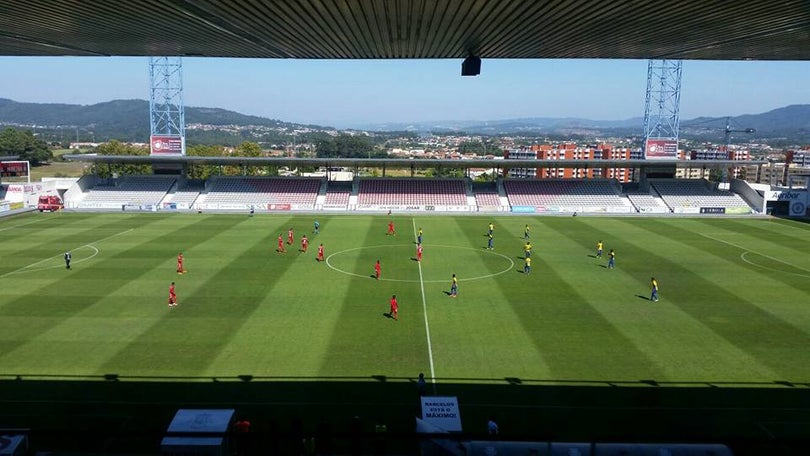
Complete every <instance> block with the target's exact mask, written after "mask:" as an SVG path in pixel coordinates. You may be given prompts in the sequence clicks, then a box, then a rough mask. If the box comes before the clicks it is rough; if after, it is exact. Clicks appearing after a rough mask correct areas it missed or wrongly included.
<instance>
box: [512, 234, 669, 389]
mask: <svg viewBox="0 0 810 456" xmlns="http://www.w3.org/2000/svg"><path fill="white" fill-rule="evenodd" d="M534 222H535V223H536V226H535V227H534V229H533V238H534V241H533V244H534V245H535V249H534V253H533V255H532V259H533V262H532V269H533V271H532V275H533V276H536V277H539V282H540V283H539V284H538V287H537V291H536V293H535V294H536V298H535V300H536V303H537V304H536V308H535V309H532V308H531V307H529V306H523V307H520V308H518V310H519V311H520V312H521V313H523V314H524V315H526V316H525V318H524V320H525V321H526V322H527V326H526V331H529V332H531V333H532V334H534V335H535V339H536V344H537V345H538V347H544V356H545V357H546V359H549V360H550V361H549V363H550V364H551V366H552V372H553V373H554V374H555V375H554V378H561V379H569V380H571V379H583V380H601V381H604V380H608V381H609V380H625V381H639V380H647V379H663V378H666V371H664V370H663V369H662V368H661V367H660V366H659V365H658V363H657V362H656V360H655V359H653V358H651V357H650V356H649V355H648V354H647V353H646V352H645V351H644V350H642V347H641V346H640V345H641V344H640V343H639V341H638V340H637V339H634V338H632V337H630V336H629V335H628V332H627V330H626V328H625V327H623V324H624V323H625V321H628V319H615V318H611V316H610V313H611V312H615V313H622V314H624V312H627V311H628V310H627V309H626V308H625V307H623V306H624V305H626V304H627V303H630V305H632V302H633V300H636V299H638V298H636V296H635V293H634V288H635V287H634V285H633V283H632V282H628V281H627V280H626V277H622V276H619V275H617V276H615V277H614V278H613V281H612V283H613V284H618V286H619V287H621V289H622V290H623V291H624V293H626V294H625V295H623V296H620V297H619V300H618V301H613V300H611V301H608V300H606V299H605V295H604V289H605V287H606V286H608V283H607V282H610V280H609V279H607V274H610V273H612V272H616V271H607V270H606V269H605V268H602V267H600V266H601V265H597V264H594V262H595V260H594V259H593V258H591V257H590V255H591V254H593V252H594V249H593V248H589V247H588V246H587V245H583V244H580V245H577V244H576V243H572V240H580V239H586V238H590V236H592V234H591V233H589V230H588V228H587V227H586V226H584V225H582V224H581V223H578V220H577V219H573V218H571V219H568V218H565V219H545V218H543V219H535V220H534ZM593 244H594V246H595V241H594V243H593ZM596 278H602V279H603V280H606V282H601V283H600V281H597V280H596ZM614 286H615V285H614ZM510 302H512V303H513V304H512V305H513V306H516V305H517V302H518V301H517V300H514V299H510ZM532 314H534V318H532ZM624 315H625V316H626V315H627V314H624ZM576 372H580V374H579V375H577V374H576Z"/></svg>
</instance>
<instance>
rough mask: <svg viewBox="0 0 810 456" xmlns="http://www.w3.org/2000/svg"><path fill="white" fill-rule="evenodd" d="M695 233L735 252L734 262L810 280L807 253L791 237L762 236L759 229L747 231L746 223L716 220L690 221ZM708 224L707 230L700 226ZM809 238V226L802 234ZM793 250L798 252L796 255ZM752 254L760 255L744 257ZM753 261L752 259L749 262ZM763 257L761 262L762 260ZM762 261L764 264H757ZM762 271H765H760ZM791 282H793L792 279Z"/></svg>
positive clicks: (809, 264)
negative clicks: (731, 223) (728, 225)
mask: <svg viewBox="0 0 810 456" xmlns="http://www.w3.org/2000/svg"><path fill="white" fill-rule="evenodd" d="M694 224H695V228H696V230H699V231H696V233H699V234H700V235H701V236H703V237H707V238H710V239H711V240H712V241H714V242H717V243H722V244H724V245H725V246H727V247H728V250H729V252H734V253H736V254H737V257H736V259H735V261H737V262H740V263H745V264H747V265H748V266H752V267H754V268H756V269H759V270H760V272H766V271H768V270H770V272H775V273H780V274H781V273H787V274H789V275H793V276H799V277H803V278H804V279H805V280H804V281H803V282H804V283H807V280H806V279H810V255H807V254H804V253H805V252H803V251H802V250H803V249H800V248H798V247H799V245H798V244H806V242H803V243H800V242H798V241H796V240H795V239H793V238H791V237H779V236H777V235H775V234H773V233H772V234H767V233H766V234H765V236H762V235H761V234H762V233H761V230H750V229H749V227H748V226H746V225H738V226H731V227H726V226H724V225H719V224H717V223H710V224H707V223H705V222H704V221H698V220H695V221H694ZM702 227H709V229H706V228H702ZM806 236H807V239H810V229H808V230H807V233H806ZM797 253H799V254H798V255H797ZM747 256H756V257H760V258H751V259H749V258H746V257H747ZM752 260H753V261H752ZM763 260H764V261H763ZM762 262H764V263H765V264H764V265H760V264H759V263H762ZM763 270H765V271H763ZM793 283H795V281H793Z"/></svg>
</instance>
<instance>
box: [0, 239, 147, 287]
mask: <svg viewBox="0 0 810 456" xmlns="http://www.w3.org/2000/svg"><path fill="white" fill-rule="evenodd" d="M134 229H135V228H130V229H128V230H126V231H122V232H120V233H115V234H113V235H112V236H107V237H105V238H102V239H99V240H96V241H93V242H88V243H87V244H84V245H80V246H78V247H76V248H73V249H71V251H72V250H79V249H83V248H86V247H87V248H91V249H93V250H95V253H94V254H93V255H92V256H91V257H90V258H93V257H95V256H96V255H98V249H97V248H96V247H95V246H94V245H93V244H98V243H99V242H104V241H106V240H108V239H112V238H114V237H116V236H120V235H122V234H126V233H129V232H130V231H132V230H134ZM61 256H62V254H61V253H60V254H57V255H54V256H50V257H48V258H45V259H42V260H39V261H37V262H35V263H31V264H29V265H27V266H23V267H21V268H19V269H15V270H13V271H10V272H7V273H5V274H3V275H0V279H2V278H4V277H6V276H10V275H12V274H18V273H21V272H28V269H29V268H33V267H34V266H36V265H38V264H41V263H44V262H46V261H50V260H53V259H54V258H59V257H61ZM90 258H85V259H84V260H85V261H86V260H89V259H90ZM81 261H82V260H81V259H80V260H78V261H76V262H75V263H80V262H81ZM43 269H51V268H42V269H34V271H40V270H43Z"/></svg>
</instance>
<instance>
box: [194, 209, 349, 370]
mask: <svg viewBox="0 0 810 456" xmlns="http://www.w3.org/2000/svg"><path fill="white" fill-rule="evenodd" d="M318 220H319V222H320V227H321V234H318V235H315V234H314V233H313V231H312V227H313V221H314V218H313V217H311V216H297V217H294V218H293V219H291V220H289V222H288V224H289V225H290V226H292V227H293V228H294V229H295V233H296V238H295V243H294V244H293V245H287V250H288V252H287V253H286V254H275V253H273V252H267V253H266V261H267V264H268V267H267V268H262V269H263V272H264V273H268V272H269V271H270V270H271V269H272V270H273V271H275V272H274V273H273V281H272V283H271V285H272V287H271V288H270V289H269V290H268V292H267V294H266V296H264V298H263V299H261V300H260V304H259V306H258V308H257V309H256V310H255V312H254V313H253V314H252V315H251V317H250V319H248V320H247V321H246V322H245V323H244V324H243V325H242V326H241V327H240V328H239V329H238V330H237V331H236V333H235V334H234V335H233V337H232V338H231V340H230V341H229V343H228V344H227V345H226V346H225V347H223V349H222V351H221V352H220V353H219V355H218V356H217V358H216V360H215V361H214V362H212V363H211V365H210V366H209V367H208V370H207V372H208V373H209V374H210V375H243V374H244V375H254V376H268V377H301V378H308V377H314V376H316V375H318V370H319V368H320V365H321V363H322V362H323V358H324V357H325V356H328V355H329V354H328V353H327V349H328V342H329V334H330V333H331V331H332V327H333V325H334V320H335V319H336V313H338V312H339V306H336V305H335V304H334V300H335V296H343V295H344V294H345V293H346V290H345V287H344V286H345V284H346V281H345V280H343V279H344V278H343V277H340V276H339V275H336V274H332V273H331V271H329V270H328V268H327V266H326V264H323V263H318V262H317V261H316V257H317V252H318V244H320V243H324V246H325V248H326V249H327V250H326V253H327V254H329V253H330V250H329V249H331V248H333V247H334V246H335V242H337V241H338V240H339V239H340V237H341V236H340V235H339V234H338V233H336V232H334V231H333V230H331V227H332V224H331V223H329V220H330V219H329V218H326V219H318ZM287 228H289V227H287ZM304 234H306V235H307V238H308V239H309V249H308V250H307V252H306V253H304V252H300V251H299V249H300V248H301V242H300V241H301V237H302V235H304ZM284 239H285V243H286V234H285V238H284ZM285 245H286V244H285ZM269 265H272V267H270V266H269ZM336 279H340V280H336Z"/></svg>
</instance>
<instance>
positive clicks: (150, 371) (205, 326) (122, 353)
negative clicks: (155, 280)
mask: <svg viewBox="0 0 810 456" xmlns="http://www.w3.org/2000/svg"><path fill="white" fill-rule="evenodd" d="M214 217H216V216H214ZM254 220H255V219H249V218H248V217H244V218H243V217H239V218H229V219H228V223H227V224H223V223H220V224H219V225H218V226H217V231H216V232H214V233H211V232H209V233H207V235H206V237H207V239H208V240H209V241H210V239H211V238H213V237H214V236H213V235H215V234H219V233H223V234H224V233H228V234H230V233H229V232H239V231H240V229H241V228H242V226H244V225H245V224H247V223H248V222H253V221H254ZM270 220H273V222H272V223H268V222H270ZM286 222H287V220H286V219H269V218H266V219H265V229H263V230H261V233H260V234H259V233H254V234H255V237H250V233H251V232H252V231H250V230H248V231H241V234H242V236H240V242H238V243H231V244H230V245H229V247H230V248H229V249H228V252H227V254H226V253H225V252H223V253H222V254H223V255H227V256H223V258H220V260H221V261H220V262H218V263H217V264H216V265H214V266H212V268H210V269H209V270H208V273H207V274H206V273H205V271H203V274H201V275H202V277H200V278H197V277H195V276H194V274H195V272H194V271H191V270H190V272H189V273H188V274H186V275H185V276H182V278H183V281H184V282H186V283H188V284H189V287H188V289H186V290H184V289H182V288H180V289H178V303H179V306H178V307H175V308H173V309H168V308H167V307H166V304H165V303H166V298H165V291H164V298H163V299H161V302H162V307H163V312H164V314H163V316H162V318H160V319H159V320H157V321H156V322H154V323H153V324H152V325H151V326H150V327H149V328H148V329H147V330H145V331H144V332H143V333H142V334H141V335H140V336H139V337H138V338H137V339H136V340H134V341H133V342H131V343H129V344H127V345H126V346H124V347H123V348H122V349H121V350H119V351H118V352H117V353H116V354H115V355H114V356H112V357H111V358H110V359H108V360H107V361H106V362H105V363H104V364H103V366H102V367H101V371H102V372H108V371H113V372H119V373H127V374H130V375H132V374H136V373H140V374H146V375H157V376H161V375H184V376H198V375H202V374H203V373H205V372H206V370H207V368H208V366H209V364H210V363H211V362H213V361H214V360H215V359H216V357H217V355H218V354H219V353H220V351H221V350H222V349H223V347H225V346H226V345H227V344H228V343H229V341H230V338H231V337H232V336H233V335H234V334H235V333H236V331H237V330H238V329H239V328H240V327H241V326H242V325H243V324H244V322H245V321H247V320H248V319H249V318H250V317H251V315H252V314H253V312H254V311H255V310H256V308H257V307H258V305H259V303H260V302H261V300H262V299H263V298H264V296H265V295H266V294H267V291H268V290H269V288H270V287H271V286H272V283H273V281H274V280H275V278H274V277H275V274H274V272H278V270H276V271H273V270H272V269H271V268H268V267H267V266H268V258H269V256H270V255H271V246H272V248H275V245H276V238H277V237H278V232H279V230H280V228H279V226H280V225H279V223H281V224H286ZM207 245H210V244H207ZM167 285H168V282H167ZM178 285H180V283H179V282H178Z"/></svg>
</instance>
